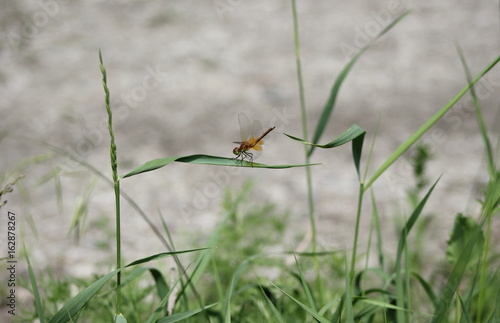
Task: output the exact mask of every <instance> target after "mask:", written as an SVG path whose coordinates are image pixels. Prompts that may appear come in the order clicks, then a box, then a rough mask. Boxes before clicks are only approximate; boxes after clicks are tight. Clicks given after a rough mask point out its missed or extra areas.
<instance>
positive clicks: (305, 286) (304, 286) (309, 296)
mask: <svg viewBox="0 0 500 323" xmlns="http://www.w3.org/2000/svg"><path fill="white" fill-rule="evenodd" d="M293 258H294V259H295V265H296V267H297V272H298V276H299V279H300V283H301V285H302V289H303V290H304V293H305V294H306V298H307V302H308V303H309V307H310V308H311V309H313V311H314V312H318V309H317V308H316V302H315V301H314V298H313V296H312V293H311V289H310V288H309V285H308V284H307V281H306V279H305V277H304V274H302V269H301V268H300V264H299V261H298V260H297V257H296V256H295V255H293Z"/></svg>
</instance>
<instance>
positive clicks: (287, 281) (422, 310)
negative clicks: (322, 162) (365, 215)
mask: <svg viewBox="0 0 500 323" xmlns="http://www.w3.org/2000/svg"><path fill="white" fill-rule="evenodd" d="M292 4H293V6H292V7H293V14H294V16H293V18H294V19H293V21H294V31H295V49H296V54H297V70H298V72H297V74H298V80H299V92H300V106H301V115H302V117H303V124H304V125H305V124H306V120H305V118H306V116H307V107H306V101H305V94H304V87H303V85H302V77H301V74H302V71H301V64H300V56H299V53H300V42H299V38H298V14H297V11H296V6H295V1H294V0H292ZM407 14H408V13H405V14H404V15H402V16H401V17H399V18H397V19H396V20H395V21H394V22H393V23H391V24H390V25H389V26H388V27H387V28H385V29H384V30H383V31H382V32H381V33H380V34H379V35H377V37H375V39H374V40H373V41H375V40H376V39H378V38H379V37H382V36H383V35H384V34H385V33H386V32H388V31H389V30H390V29H391V28H393V27H394V26H396V24H397V23H399V22H400V21H401V20H402V19H403V18H404V17H405V16H406V15H407ZM373 41H372V42H370V43H369V44H367V45H366V46H365V47H364V48H363V49H362V50H361V51H360V52H359V53H358V54H357V55H356V56H355V57H354V58H353V59H352V60H351V61H350V62H349V63H348V64H347V65H346V67H345V68H344V69H343V70H342V72H341V73H340V75H339V77H338V78H337V79H336V80H335V81H334V82H333V85H332V90H331V93H330V97H329V98H328V99H327V100H326V103H325V106H324V108H323V112H322V114H321V116H320V118H319V119H318V120H317V127H316V128H315V131H314V135H313V136H312V137H313V139H312V140H311V141H309V139H308V137H309V134H308V130H307V127H304V128H303V138H302V139H300V138H297V137H294V136H290V135H289V136H288V137H290V138H291V139H293V140H297V141H299V142H301V143H303V144H304V145H305V146H304V148H305V149H304V154H305V160H306V162H305V164H304V165H262V164H257V163H247V162H240V163H237V162H235V161H234V159H229V158H224V157H218V156H207V155H200V154H195V155H189V156H180V157H167V158H161V159H157V160H152V161H149V162H146V163H145V164H143V165H141V166H139V167H137V168H135V169H134V170H132V171H131V172H129V173H127V174H126V175H124V176H121V177H120V176H119V175H118V164H117V158H116V152H117V147H116V145H115V143H114V133H113V124H112V109H111V106H110V93H109V90H108V87H107V78H106V69H105V67H104V63H103V60H102V55H101V53H99V54H100V55H99V58H100V67H101V72H102V74H103V86H104V91H105V107H106V111H107V114H108V117H109V121H108V126H109V133H110V157H111V158H110V164H111V169H112V175H111V179H109V178H108V177H107V176H105V175H104V174H103V173H102V172H100V171H99V170H97V169H95V168H94V167H93V166H92V165H89V164H88V163H86V162H85V161H83V160H80V159H78V157H77V156H71V155H68V153H67V152H65V151H63V150H60V149H58V148H57V147H52V146H50V145H48V144H44V145H45V146H47V147H49V148H50V149H51V150H52V151H54V152H56V153H58V154H60V155H62V156H65V157H68V156H69V157H70V158H73V159H74V160H76V161H78V162H79V163H80V164H81V165H84V166H85V167H86V168H87V169H89V170H90V171H91V172H92V173H93V174H96V175H97V176H98V177H99V178H101V179H104V180H106V181H107V182H108V183H110V184H112V186H113V188H114V192H115V206H116V217H115V219H116V231H115V238H116V246H117V251H116V259H117V261H116V268H115V269H113V270H110V271H109V272H108V273H107V274H105V275H103V276H97V275H96V276H94V277H90V278H88V279H83V280H76V279H59V278H57V277H55V276H54V275H52V274H51V273H50V271H49V272H48V275H45V276H42V275H38V277H36V275H35V270H34V269H33V268H32V267H31V264H30V262H29V257H28V256H27V255H26V258H27V261H28V271H29V280H26V281H25V282H24V286H26V288H31V290H32V292H33V295H34V303H35V306H34V308H35V309H34V310H33V311H25V312H23V319H27V320H33V319H35V318H38V319H39V320H40V322H45V321H49V322H68V321H77V320H80V321H92V322H101V321H102V322H104V321H110V320H112V319H114V320H115V321H117V322H123V321H124V320H125V318H126V320H127V321H128V322H156V321H158V322H176V321H181V320H182V321H193V322H196V321H205V322H206V321H217V322H218V321H221V322H222V321H224V322H230V321H232V320H234V321H248V322H259V321H260V322H262V321H265V322H290V321H299V322H308V321H309V322H313V321H316V322H344V321H346V322H411V321H416V320H420V319H425V320H426V321H432V322H446V321H450V320H453V321H456V322H495V321H498V319H499V318H500V308H499V306H498V302H497V301H496V300H498V299H499V296H500V294H499V292H498V288H497V286H498V285H499V283H500V281H499V280H500V278H499V275H498V269H497V268H498V259H499V257H498V256H499V254H498V250H495V249H494V248H493V247H492V241H493V237H492V221H493V216H494V215H496V214H498V212H499V203H500V171H499V170H498V166H497V165H498V162H497V160H495V157H494V156H495V154H494V153H493V150H492V145H491V138H489V137H488V131H487V129H486V126H485V123H484V121H483V117H482V113H481V108H480V106H479V100H477V97H476V95H475V92H474V84H475V83H477V82H478V80H480V79H481V77H483V76H484V75H485V74H486V73H487V72H488V71H489V70H490V69H491V68H493V67H494V66H495V65H496V64H497V63H498V62H499V61H500V57H499V58H496V59H495V60H494V61H493V62H492V63H490V64H489V65H488V66H487V67H486V68H485V69H484V70H483V71H482V72H481V73H479V74H478V75H477V76H476V77H475V78H472V77H471V76H470V75H469V74H470V73H469V72H468V69H467V65H466V64H465V59H464V58H463V56H461V57H462V61H463V63H464V64H463V65H464V69H465V74H466V78H465V79H466V84H467V85H466V86H465V87H464V88H463V89H462V90H461V91H460V92H458V93H457V95H456V96H455V97H454V98H452V100H450V102H449V103H448V104H446V105H445V106H443V107H442V108H441V109H439V110H438V111H437V112H436V113H435V114H434V115H433V116H431V117H429V119H428V120H427V121H426V122H425V123H424V124H423V125H421V127H420V128H419V129H417V130H416V131H415V132H414V133H413V134H412V135H411V136H410V137H409V138H408V139H406V140H404V141H403V142H402V144H401V145H400V147H398V148H397V149H396V150H395V151H394V152H393V153H392V154H391V155H390V156H389V157H388V158H387V159H386V161H385V162H384V163H383V164H382V165H381V166H380V167H379V168H378V169H376V170H375V172H374V173H373V174H372V175H371V176H368V172H367V169H368V166H367V167H366V170H365V171H364V172H363V170H362V168H361V160H362V153H363V149H362V148H363V141H364V135H365V131H364V130H363V129H362V128H360V127H359V126H357V125H353V126H351V127H350V128H349V129H347V130H346V131H345V132H344V133H342V134H341V135H340V136H339V137H337V138H335V139H334V140H331V141H330V142H328V143H326V144H318V142H319V140H320V139H321V137H322V135H323V133H324V130H325V128H326V126H327V124H328V122H329V120H330V118H331V116H332V113H333V111H334V107H335V101H336V97H337V95H338V93H339V90H340V87H341V85H342V84H343V81H344V80H345V78H346V77H347V75H348V74H349V72H350V71H351V70H352V67H353V66H354V64H355V63H356V61H357V60H358V59H360V58H361V56H362V55H363V53H364V52H365V51H367V50H368V49H369V47H370V45H371V44H372V43H373ZM459 53H461V52H460V51H459ZM467 92H470V93H471V95H472V97H473V102H474V106H475V112H476V119H477V120H478V127H479V131H480V133H481V135H482V137H483V141H484V145H485V151H486V155H487V167H486V168H487V171H486V173H487V174H488V175H489V182H488V185H487V186H486V187H484V191H483V198H482V200H481V202H480V203H481V206H482V209H481V213H480V214H479V215H475V216H471V215H467V216H466V215H462V214H459V215H457V219H456V223H455V226H454V227H453V228H452V229H450V239H449V242H448V244H449V245H448V250H447V253H446V254H443V255H442V259H447V261H448V265H447V267H446V268H445V270H443V271H442V273H441V276H440V280H439V281H432V280H431V279H430V278H427V277H426V276H425V275H424V274H423V271H424V270H423V266H424V265H423V262H422V261H418V259H417V260H415V257H414V255H417V256H418V257H422V255H418V250H416V249H415V248H413V246H412V245H411V241H412V240H411V239H412V237H413V236H414V235H415V234H414V231H415V228H418V227H419V225H420V227H421V230H420V234H418V232H417V234H416V237H413V238H416V241H417V243H424V242H425V235H424V234H423V232H424V229H425V228H426V226H427V225H428V222H425V220H422V219H423V218H424V217H423V216H422V215H423V214H424V209H425V207H426V204H427V201H428V200H429V199H431V198H432V193H433V191H434V190H437V189H439V183H438V182H439V179H432V180H431V179H428V178H427V177H426V175H425V167H426V165H427V161H428V160H429V157H430V156H429V154H428V153H427V150H426V149H425V147H423V146H417V150H416V152H417V153H416V154H415V157H414V158H413V162H412V165H413V167H414V174H415V178H416V184H415V187H414V188H413V189H412V190H410V191H409V192H408V195H409V197H410V198H409V205H410V207H411V209H412V212H411V214H410V216H409V217H408V218H407V219H405V222H404V224H403V225H402V226H401V228H400V232H399V235H398V237H397V240H398V244H397V250H396V253H395V254H394V255H391V254H386V253H384V252H383V251H382V250H383V248H382V247H381V246H382V243H387V241H384V239H385V237H384V236H383V235H382V234H381V232H382V230H383V228H382V226H383V225H384V224H383V223H380V221H379V218H378V210H377V207H376V198H375V193H374V191H373V190H371V199H372V226H371V227H372V228H373V230H374V231H375V235H374V237H375V239H376V240H377V241H376V246H377V248H376V251H375V254H376V255H377V256H378V262H377V263H376V265H373V266H372V265H370V262H369V261H368V260H369V259H368V257H369V254H368V253H367V254H366V256H365V257H364V258H365V259H364V262H361V261H360V259H361V258H362V257H360V256H359V255H360V254H361V252H360V249H361V247H360V241H359V233H360V232H359V231H360V221H361V212H362V209H363V208H362V206H363V202H364V199H365V194H366V192H367V191H368V190H369V189H370V188H372V184H373V183H374V182H375V181H376V180H377V179H378V178H379V177H380V175H382V174H383V173H384V172H385V171H386V170H387V169H388V168H389V167H390V166H391V165H392V164H393V163H394V162H395V161H396V160H398V159H399V158H401V157H402V156H403V154H404V153H405V152H406V151H407V150H408V149H409V148H410V147H412V146H413V145H414V144H415V143H417V142H418V140H419V138H420V137H421V136H422V135H423V134H425V133H426V132H427V131H428V130H429V129H430V128H431V127H432V126H433V125H434V124H435V123H436V122H437V121H438V120H439V119H440V118H441V117H442V116H443V115H444V114H445V113H446V112H447V111H449V110H450V109H451V108H452V106H453V105H454V103H456V102H457V101H458V100H459V99H460V98H461V97H462V96H463V95H464V94H466V93H467ZM345 143H351V145H352V154H353V164H354V171H356V172H357V174H358V179H359V190H358V194H359V195H358V209H357V213H356V225H355V227H354V228H353V245H352V249H351V250H341V251H339V250H320V249H319V246H318V244H317V240H316V239H317V236H316V233H315V230H316V222H315V214H314V199H313V197H314V194H313V191H312V189H311V188H312V183H313V181H314V178H313V177H312V174H311V173H310V172H309V171H307V172H306V184H307V187H308V196H307V203H308V207H309V208H308V209H309V223H310V228H311V230H312V232H313V234H312V238H311V249H310V251H305V252H300V253H299V252H294V251H292V250H290V251H283V250H288V249H287V247H286V246H285V247H283V246H280V242H281V240H282V239H283V237H284V235H285V233H286V223H287V219H286V215H284V214H281V213H278V211H277V208H276V207H275V206H273V205H268V204H266V205H263V206H259V207H256V206H255V207H252V206H250V207H249V206H248V204H247V203H246V202H245V201H246V200H247V198H246V197H247V196H248V194H250V191H251V185H250V184H246V186H244V188H243V189H242V191H241V192H237V193H234V192H229V191H228V192H227V193H226V197H225V199H224V201H223V202H222V205H223V216H222V219H221V220H220V222H219V224H218V226H217V227H216V229H215V230H214V232H213V233H212V234H211V235H210V237H209V238H208V239H207V241H201V242H200V243H201V244H202V245H203V246H204V247H201V248H191V249H188V250H182V251H179V250H176V248H175V245H174V241H173V239H172V236H171V235H170V231H169V228H168V218H167V219H164V218H162V220H163V224H164V227H163V232H161V230H160V229H159V228H156V227H154V226H153V225H151V228H152V230H153V232H155V234H156V235H157V236H158V237H159V238H160V240H161V241H162V243H163V244H164V245H165V249H166V251H165V252H162V253H159V254H155V255H146V256H144V257H143V258H141V259H137V260H134V261H132V262H131V263H129V264H128V265H126V266H124V265H123V264H122V259H121V250H120V245H121V244H120V240H121V238H120V237H121V236H120V208H121V206H120V201H121V198H124V199H126V200H127V202H128V203H129V205H130V206H131V207H132V208H135V209H136V210H137V211H138V212H139V213H141V211H140V209H139V208H138V207H137V205H136V204H135V203H134V202H133V199H131V198H130V197H128V196H127V195H126V194H124V193H123V192H122V191H121V190H120V181H121V180H131V177H133V176H136V175H140V174H142V173H144V172H148V171H155V170H157V169H159V168H161V167H165V166H168V165H169V164H170V163H173V162H183V163H188V164H191V166H193V167H194V166H195V164H208V165H217V166H226V167H227V166H231V167H251V168H253V169H254V170H256V171H257V170H259V168H270V169H271V170H272V169H276V168H290V167H303V166H306V167H308V166H311V165H312V164H311V163H310V159H311V157H312V154H313V152H314V151H315V149H331V148H335V147H337V146H339V145H343V144H345ZM298 153H300V152H298ZM371 153H372V152H370V156H371ZM369 163H370V158H368V161H367V164H369ZM306 169H308V168H306ZM54 174H57V176H58V173H57V172H55V173H54ZM53 176H54V177H57V176H56V175H53ZM429 183H432V185H430V187H429ZM58 190H59V191H60V190H61V189H60V187H59V188H58ZM8 191H9V190H3V191H2V192H8ZM2 192H0V193H2ZM91 192H92V190H91V187H90V189H89V191H88V195H86V196H87V199H86V200H85V202H84V203H83V204H84V205H82V207H80V208H78V209H79V210H83V211H84V210H85V209H84V207H85V205H86V204H87V203H88V201H89V198H88V197H89V196H90V194H91ZM0 195H1V194H0ZM83 213H84V212H83ZM83 213H82V212H81V211H80V214H83ZM141 214H143V213H141ZM143 215H144V214H143ZM144 219H145V220H146V221H149V220H148V217H147V216H144ZM148 223H150V224H151V222H150V221H149V222H148ZM420 223H423V224H420ZM417 231H418V230H417ZM371 240H372V239H370V241H371ZM276 246H280V247H281V249H280V250H281V251H280V252H273V251H272V250H273V248H275V247H276ZM180 254H185V255H189V256H190V258H189V261H187V262H186V261H183V260H184V258H183V260H181V258H179V257H178V255H180ZM167 256H169V257H174V259H175V262H176V266H177V270H176V271H170V270H169V268H163V267H162V266H161V265H158V264H157V263H155V261H156V260H158V259H161V258H163V257H167ZM424 256H425V255H424ZM286 259H293V261H292V262H291V263H292V264H291V265H289V264H287V261H286ZM420 259H421V258H420ZM271 276H272V277H271ZM115 277H117V279H116V280H113V279H114V278H115ZM431 277H432V275H431ZM434 277H436V276H434ZM29 285H31V286H29ZM73 289H76V290H77V291H76V292H74V290H73Z"/></svg>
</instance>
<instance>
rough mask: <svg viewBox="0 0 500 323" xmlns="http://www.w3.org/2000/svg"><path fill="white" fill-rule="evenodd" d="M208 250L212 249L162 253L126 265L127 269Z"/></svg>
mask: <svg viewBox="0 0 500 323" xmlns="http://www.w3.org/2000/svg"><path fill="white" fill-rule="evenodd" d="M207 249H210V248H197V249H189V250H180V251H171V252H162V253H158V254H155V255H152V256H148V257H145V258H142V259H138V260H136V261H133V262H131V263H130V264H128V265H126V266H125V268H126V267H131V266H136V265H139V264H143V263H146V262H150V261H153V260H157V259H162V258H165V257H168V256H173V255H179V254H183V253H189V252H196V251H202V250H207Z"/></svg>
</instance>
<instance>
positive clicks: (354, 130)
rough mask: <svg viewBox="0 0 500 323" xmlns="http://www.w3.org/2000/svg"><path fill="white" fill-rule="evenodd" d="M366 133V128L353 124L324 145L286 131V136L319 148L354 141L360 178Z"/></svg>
mask: <svg viewBox="0 0 500 323" xmlns="http://www.w3.org/2000/svg"><path fill="white" fill-rule="evenodd" d="M365 134H366V131H365V129H363V128H361V127H360V126H358V125H357V124H353V125H352V126H350V127H349V129H347V130H346V131H344V133H342V134H341V135H340V136H338V137H337V138H335V139H334V140H332V141H330V142H329V143H327V144H324V145H319V144H315V143H312V142H309V141H306V140H304V139H300V138H297V137H294V136H291V135H288V134H286V133H285V136H287V137H289V138H290V139H293V140H295V141H298V142H300V143H302V144H304V145H310V146H314V147H319V148H323V149H329V148H335V147H339V146H342V145H344V144H346V143H348V142H350V141H352V156H353V159H354V166H355V167H356V172H357V173H358V178H361V177H360V170H359V164H360V161H361V151H362V150H363V142H364V139H365Z"/></svg>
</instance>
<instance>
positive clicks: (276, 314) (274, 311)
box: [259, 284, 286, 323]
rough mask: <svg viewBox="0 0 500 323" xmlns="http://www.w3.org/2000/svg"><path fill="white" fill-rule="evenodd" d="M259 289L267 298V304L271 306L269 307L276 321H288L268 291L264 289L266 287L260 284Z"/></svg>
mask: <svg viewBox="0 0 500 323" xmlns="http://www.w3.org/2000/svg"><path fill="white" fill-rule="evenodd" d="M259 289H260V291H261V292H262V297H263V298H264V299H265V301H266V304H267V306H269V308H270V309H271V313H272V314H273V315H274V318H275V320H276V321H275V322H278V323H286V321H285V319H284V318H283V316H282V315H281V313H280V311H279V310H278V309H277V308H276V305H275V304H274V303H273V301H272V300H271V299H270V297H269V295H268V294H267V293H266V291H264V288H263V287H262V285H260V284H259ZM266 289H267V288H266Z"/></svg>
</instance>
